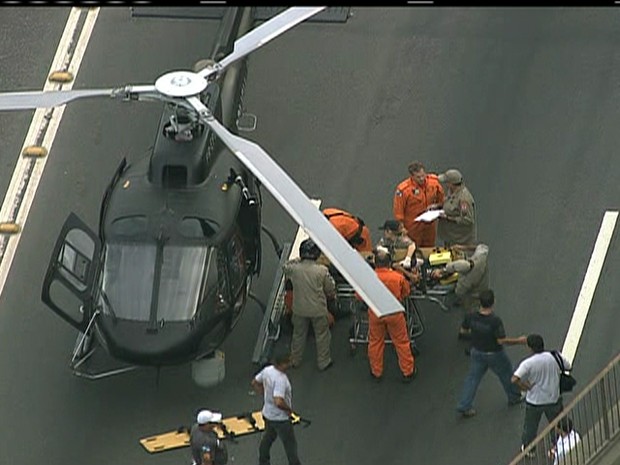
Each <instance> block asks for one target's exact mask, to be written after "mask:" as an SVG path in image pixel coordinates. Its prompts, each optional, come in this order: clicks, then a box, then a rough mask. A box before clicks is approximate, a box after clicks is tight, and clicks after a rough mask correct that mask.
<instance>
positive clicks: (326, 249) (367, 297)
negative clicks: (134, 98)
mask: <svg viewBox="0 0 620 465" xmlns="http://www.w3.org/2000/svg"><path fill="white" fill-rule="evenodd" d="M187 101H188V102H189V103H190V104H191V105H192V106H193V107H194V108H195V109H196V111H198V114H199V117H200V119H201V120H202V121H203V122H204V123H205V124H207V125H208V126H209V127H210V128H211V130H213V132H215V134H217V136H218V137H219V138H220V139H221V140H222V142H223V143H224V144H225V145H226V146H227V147H228V148H229V149H230V150H231V151H232V152H233V154H234V155H235V156H236V157H237V158H238V159H239V160H240V161H241V162H242V163H243V164H244V165H245V166H246V167H247V168H248V169H249V170H250V171H251V172H252V173H253V174H254V176H256V177H257V178H258V179H259V180H260V181H261V183H262V184H263V185H264V186H266V187H267V189H268V190H269V191H270V192H271V194H272V195H273V196H274V197H275V198H276V200H278V202H279V203H280V204H281V205H282V206H283V207H284V209H285V210H286V211H287V212H288V213H289V214H290V215H291V216H292V217H293V219H294V220H295V221H296V222H297V223H298V224H299V225H300V226H301V227H302V228H304V229H305V230H306V232H307V233H308V235H309V236H310V237H311V238H312V239H313V240H314V242H315V243H316V244H317V245H318V246H319V247H320V248H321V250H322V251H323V253H324V254H325V255H326V256H327V258H329V259H330V261H331V263H333V264H334V265H335V266H336V268H338V270H339V271H340V272H341V273H342V275H343V276H344V277H345V279H346V280H347V281H348V282H349V283H350V284H351V285H352V286H353V287H354V288H355V290H356V291H357V292H358V293H359V295H360V296H361V297H362V298H363V299H364V301H365V302H366V303H367V304H368V306H369V307H370V308H371V309H373V311H375V313H376V314H377V315H378V316H385V315H389V314H392V313H397V312H402V311H404V308H403V306H402V305H401V304H400V302H399V301H398V300H397V299H396V297H394V295H393V294H392V293H391V292H390V291H389V290H388V289H387V288H386V287H385V286H384V285H383V283H382V282H381V281H379V279H378V278H377V275H376V274H375V272H374V271H373V269H372V268H371V267H370V266H369V265H368V263H366V261H365V260H364V259H363V258H362V256H361V255H360V254H359V253H358V252H357V251H355V250H354V249H353V248H352V247H351V246H350V245H349V244H348V243H347V242H346V241H345V240H344V238H343V237H342V236H341V235H340V233H339V232H338V231H337V230H336V229H335V228H334V227H333V226H332V224H331V223H330V222H329V221H328V220H327V218H325V216H324V215H323V213H321V211H320V210H318V209H317V208H316V207H315V206H314V205H313V204H312V202H311V201H310V199H309V198H308V197H307V196H306V194H305V193H304V192H303V191H302V190H301V188H300V187H299V186H298V185H297V184H296V183H295V181H293V179H292V178H291V177H290V176H289V175H288V174H286V172H285V171H284V170H283V169H282V168H281V167H280V166H279V165H278V164H277V163H276V162H275V161H274V160H273V159H272V158H271V157H270V156H269V154H268V153H267V152H265V151H264V150H263V149H262V148H261V147H260V146H259V145H257V144H255V143H253V142H250V141H249V140H246V139H243V138H241V137H239V136H236V135H234V134H232V133H231V132H230V131H228V130H227V129H226V128H225V127H224V126H223V125H222V124H221V123H220V122H219V121H217V119H215V117H214V116H213V115H212V114H211V112H210V111H209V110H208V109H207V108H206V107H205V106H204V104H203V103H202V102H201V101H200V99H199V98H197V97H190V98H188V99H187Z"/></svg>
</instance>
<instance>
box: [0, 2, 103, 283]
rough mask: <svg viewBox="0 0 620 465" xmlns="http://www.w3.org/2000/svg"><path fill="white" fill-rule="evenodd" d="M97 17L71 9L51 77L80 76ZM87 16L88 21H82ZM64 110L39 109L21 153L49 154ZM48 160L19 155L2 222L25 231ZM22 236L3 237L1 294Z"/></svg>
mask: <svg viewBox="0 0 620 465" xmlns="http://www.w3.org/2000/svg"><path fill="white" fill-rule="evenodd" d="M98 14H99V8H88V9H84V8H77V7H76V8H72V9H71V12H70V13H69V18H68V20H67V24H66V25H65V30H64V32H63V34H62V37H61V39H60V42H59V44H58V49H57V50H56V55H55V57H54V60H53V61H52V65H51V67H50V72H49V73H48V75H50V74H52V73H53V72H55V71H59V70H63V71H69V72H71V73H72V74H73V76H75V77H77V73H78V70H79V68H80V64H81V63H82V58H83V57H84V52H85V51H86V46H87V45H88V41H89V40H90V36H91V34H92V31H93V28H94V26H95V22H96V21H97V16H98ZM84 17H85V19H84V20H83V21H81V19H83V18H84ZM78 34H79V38H78ZM74 82H75V80H73V81H71V82H69V83H63V84H58V83H53V82H49V81H47V82H46V84H45V86H44V87H43V90H44V91H50V90H60V89H62V90H70V89H71V88H72V87H73V83H74ZM64 109H65V107H64V105H63V106H60V107H56V108H39V109H37V110H36V111H35V113H34V116H33V118H32V123H31V124H30V128H29V129H28V133H27V135H26V139H25V141H24V145H23V146H22V150H21V151H20V153H21V152H23V151H24V148H26V147H28V146H31V145H37V146H39V145H40V146H43V147H45V148H46V149H47V150H48V152H51V147H52V143H53V142H54V138H55V137H56V132H57V131H58V126H59V124H60V120H61V118H62V115H63V112H64ZM48 158H49V156H47V157H41V158H32V157H24V156H21V155H20V157H19V159H18V161H17V165H16V167H15V171H14V172H13V176H12V178H11V183H10V184H9V188H8V190H7V193H6V197H5V198H4V202H3V204H2V208H1V209H0V222H12V223H16V224H18V225H20V226H21V229H22V231H23V228H24V225H25V223H26V219H27V217H28V213H29V212H30V207H31V206H32V202H33V200H34V197H35V194H36V191H37V188H38V187H39V182H40V181H41V176H42V174H43V170H44V169H45V165H46V163H47V160H48ZM20 237H21V235H20V234H15V235H12V236H7V235H2V236H0V295H2V292H3V290H4V284H5V283H6V279H7V276H8V274H9V270H10V268H11V264H12V263H13V258H14V256H15V252H16V250H17V246H18V245H19V239H20Z"/></svg>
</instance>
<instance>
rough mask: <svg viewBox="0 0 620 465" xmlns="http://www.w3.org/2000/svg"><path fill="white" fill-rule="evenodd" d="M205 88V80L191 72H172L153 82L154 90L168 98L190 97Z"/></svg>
mask: <svg viewBox="0 0 620 465" xmlns="http://www.w3.org/2000/svg"><path fill="white" fill-rule="evenodd" d="M206 88H207V80H206V79H205V78H203V77H202V76H200V75H199V74H196V73H192V72H191V71H172V72H170V73H167V74H164V75H163V76H160V77H159V78H157V81H155V89H157V91H158V92H160V93H162V94H164V95H166V96H168V97H191V96H193V95H197V94H199V93H201V92H202V91H203V90H205V89H206Z"/></svg>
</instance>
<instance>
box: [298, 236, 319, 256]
mask: <svg viewBox="0 0 620 465" xmlns="http://www.w3.org/2000/svg"><path fill="white" fill-rule="evenodd" d="M320 255H321V249H319V246H318V245H316V244H315V243H314V241H313V240H312V239H306V240H304V241H303V242H302V243H301V244H300V245H299V256H300V257H301V258H307V259H310V260H316V259H317V258H319V256H320Z"/></svg>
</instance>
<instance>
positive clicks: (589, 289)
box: [562, 211, 618, 364]
mask: <svg viewBox="0 0 620 465" xmlns="http://www.w3.org/2000/svg"><path fill="white" fill-rule="evenodd" d="M617 219H618V212H617V211H606V212H605V215H604V216H603V222H602V223H601V229H600V230H599V232H598V237H597V238H596V243H595V244H594V251H593V252H592V256H591V257H590V263H589V265H588V270H587V271H586V276H585V277H584V278H583V284H582V285H581V291H580V292H579V297H577V304H576V305H575V311H574V312H573V319H572V320H571V322H570V326H569V327H568V332H567V333H566V338H565V339H564V347H562V354H563V355H564V356H565V357H566V359H567V360H568V361H569V362H570V363H571V364H572V363H573V360H574V358H575V354H576V352H577V346H578V345H579V340H580V339H581V333H582V332H583V327H584V325H585V324H586V318H587V316H588V312H589V310H590V304H591V303H592V298H593V297H594V291H595V290H596V285H597V284H598V279H599V277H600V275H601V270H602V269H603V264H604V263H605V256H606V255H607V249H608V248H609V243H610V242H611V238H612V236H613V233H614V228H615V227H616V221H617Z"/></svg>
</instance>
